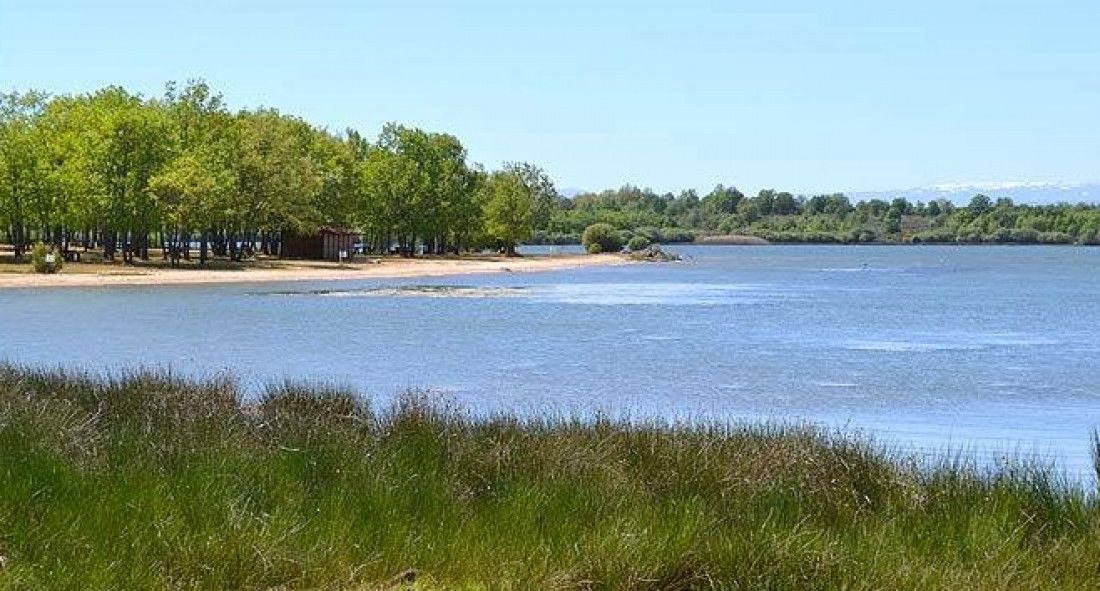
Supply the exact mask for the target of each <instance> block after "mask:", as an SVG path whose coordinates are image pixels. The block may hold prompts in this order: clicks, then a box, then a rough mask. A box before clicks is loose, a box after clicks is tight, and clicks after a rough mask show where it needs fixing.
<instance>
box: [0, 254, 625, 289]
mask: <svg viewBox="0 0 1100 591" xmlns="http://www.w3.org/2000/svg"><path fill="white" fill-rule="evenodd" d="M627 262H628V261H627V260H626V259H624V258H623V257H620V256H618V255H612V254H603V255H545V256H527V257H522V258H504V257H476V258H443V259H401V258H384V259H374V261H373V262H366V263H355V264H348V265H338V264H336V263H323V262H297V263H296V262H280V263H278V264H277V266H276V267H274V268H251V269H240V270H209V269H162V268H141V267H121V266H96V267H93V266H91V265H81V266H80V267H77V268H75V269H74V270H63V271H62V272H61V273H58V274H54V275H42V274H33V273H3V274H0V289H7V288H42V287H110V286H119V285H186V284H204V283H265V282H281V281H334V280H348V279H374V278H396V277H439V276H447V275H471V274H477V273H504V272H512V273H528V272H535V271H553V270H559V269H572V268H577V267H588V266H595V265H619V264H625V263H627ZM74 271H75V272H74Z"/></svg>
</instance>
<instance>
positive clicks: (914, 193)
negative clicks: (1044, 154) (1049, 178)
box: [848, 181, 1100, 205]
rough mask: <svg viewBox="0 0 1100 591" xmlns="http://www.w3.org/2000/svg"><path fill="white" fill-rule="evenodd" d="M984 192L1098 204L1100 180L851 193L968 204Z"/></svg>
mask: <svg viewBox="0 0 1100 591" xmlns="http://www.w3.org/2000/svg"><path fill="white" fill-rule="evenodd" d="M978 193H981V194H983V195H985V196H987V197H989V198H991V199H997V198H999V197H1009V198H1011V199H1012V200H1013V201H1015V202H1016V203H1030V204H1034V205H1049V204H1051V203H1063V202H1065V203H1079V202H1082V201H1083V202H1086V203H1098V202H1100V183H1080V184H1068V183H1044V182H1027V181H1025V182H1000V183H948V184H942V185H935V186H932V187H917V188H914V189H902V190H892V191H854V192H850V193H848V197H849V198H850V199H851V200H852V201H860V200H866V199H886V200H890V199H894V198H897V197H905V198H906V199H908V200H909V201H912V202H917V201H923V202H925V203H928V202H929V201H934V200H936V199H947V200H949V201H951V202H952V203H956V204H959V205H965V204H967V203H969V202H970V199H971V197H973V196H974V195H977V194H978Z"/></svg>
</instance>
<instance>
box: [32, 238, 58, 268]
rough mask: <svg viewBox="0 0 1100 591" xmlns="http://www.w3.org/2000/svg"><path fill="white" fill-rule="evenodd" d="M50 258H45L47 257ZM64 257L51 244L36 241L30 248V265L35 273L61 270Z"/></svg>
mask: <svg viewBox="0 0 1100 591" xmlns="http://www.w3.org/2000/svg"><path fill="white" fill-rule="evenodd" d="M48 258H49V259H52V260H47V259H48ZM63 260H64V257H62V256H61V253H60V252H58V250H57V249H56V248H54V247H53V246H51V245H48V244H45V243H42V242H36V243H35V244H34V247H32V248H31V266H32V267H34V272H35V273H57V272H58V271H60V270H61V265H62V264H63Z"/></svg>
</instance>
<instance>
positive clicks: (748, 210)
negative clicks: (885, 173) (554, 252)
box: [536, 185, 1100, 244]
mask: <svg viewBox="0 0 1100 591" xmlns="http://www.w3.org/2000/svg"><path fill="white" fill-rule="evenodd" d="M595 223H605V224H609V225H611V226H613V227H614V228H616V229H618V230H621V231H628V232H631V233H632V234H643V235H646V236H648V237H649V238H650V239H651V240H653V241H654V242H679V241H692V240H694V239H695V238H696V237H698V236H704V237H709V236H721V235H727V236H756V237H760V238H764V239H767V240H770V241H776V242H808V243H823V242H833V243H845V244H853V243H864V242H912V243H922V242H976V243H980V242H1011V243H1017V244H1072V243H1077V244H1091V243H1093V242H1094V241H1095V240H1096V239H1095V238H1092V237H1095V236H1096V235H1097V233H1100V205H1087V204H1066V203H1063V204H1057V205H1044V206H1039V205H1017V204H1015V203H1013V202H1012V200H1010V199H1003V198H1002V199H998V200H997V201H996V202H994V201H993V200H991V199H989V198H988V197H986V196H984V195H978V196H976V197H975V198H974V199H973V200H972V202H971V203H970V205H969V206H967V207H956V206H955V205H953V204H951V203H950V202H947V201H943V200H940V201H933V202H929V203H921V202H918V203H911V202H909V201H908V200H906V199H904V198H896V199H893V200H891V201H886V200H882V199H871V200H868V201H860V202H858V203H855V204H853V203H851V202H850V201H849V200H848V197H846V196H845V195H843V194H841V193H834V194H827V195H812V196H795V195H792V194H791V193H786V192H781V191H775V190H771V189H765V190H762V191H760V192H759V193H758V194H757V195H755V196H751V197H749V196H746V195H744V194H742V193H741V192H740V191H738V190H736V189H733V188H730V187H726V186H723V185H718V186H717V187H715V189H714V190H713V191H711V192H710V193H709V194H707V195H706V196H704V197H702V198H700V197H699V196H698V195H697V194H696V193H695V192H694V191H682V192H680V193H679V194H673V193H664V194H658V193H655V192H653V191H651V190H649V189H640V188H638V187H634V186H631V185H627V186H624V187H622V188H620V189H617V190H610V191H603V192H601V193H587V194H581V195H577V196H576V197H575V198H573V199H572V200H563V201H560V202H557V210H556V211H555V212H554V213H553V214H552V215H551V216H550V218H549V221H548V222H546V224H545V225H543V226H538V227H536V236H539V237H541V238H542V239H543V240H549V237H550V236H555V237H558V238H556V240H561V239H564V237H568V236H574V237H576V239H579V238H580V233H581V231H582V230H583V228H586V227H588V226H589V225H592V224H595Z"/></svg>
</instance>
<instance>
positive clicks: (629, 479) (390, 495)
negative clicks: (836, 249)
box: [0, 366, 1100, 590]
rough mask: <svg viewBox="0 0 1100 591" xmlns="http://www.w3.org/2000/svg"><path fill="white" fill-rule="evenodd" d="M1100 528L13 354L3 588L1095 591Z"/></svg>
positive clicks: (743, 463)
mask: <svg viewBox="0 0 1100 591" xmlns="http://www.w3.org/2000/svg"><path fill="white" fill-rule="evenodd" d="M1098 515H1100V512H1098V510H1097V504H1096V501H1095V500H1094V498H1093V496H1092V495H1087V494H1085V493H1084V492H1082V491H1080V490H1078V489H1074V488H1072V487H1069V486H1065V485H1063V484H1061V483H1060V481H1059V480H1058V479H1057V478H1056V477H1055V476H1054V475H1052V474H1051V473H1049V472H1047V471H1044V470H1043V469H1041V468H1035V467H1027V466H1016V467H1006V468H1005V469H1003V470H1001V471H998V472H996V473H992V474H990V473H980V472H977V471H975V470H973V469H969V468H966V467H963V466H962V465H959V464H954V465H945V466H943V467H941V468H938V469H933V470H918V469H916V468H915V467H914V466H913V465H912V464H910V463H908V462H905V461H900V460H894V459H891V458H890V457H887V456H885V455H883V454H882V453H880V452H878V451H876V450H875V449H874V448H872V447H870V446H868V445H865V444H863V443H860V442H859V441H853V440H847V439H843V438H837V437H833V436H828V435H824V434H822V433H819V432H816V431H813V430H809V429H796V428H775V427H732V426H719V425H699V426H681V427H670V426H662V425H646V424H636V423H631V424H626V423H617V422H614V421H610V420H606V419H598V420H596V421H581V420H569V419H519V418H514V417H496V418H490V419H472V418H469V417H468V416H466V415H464V414H462V412H461V411H457V410H454V409H448V408H446V407H442V406H440V405H436V404H433V403H431V402H430V401H428V400H427V399H425V398H423V397H418V396H416V395H410V396H406V397H404V398H402V399H401V400H400V401H398V402H397V403H395V404H394V405H393V406H392V407H388V408H384V409H371V408H369V407H368V405H367V404H366V403H365V402H364V401H363V400H362V399H361V398H359V397H358V396H356V395H355V394H354V393H350V392H343V391H338V390H326V389H319V388H306V387H297V386H294V385H283V386H279V387H275V388H272V389H271V390H270V391H268V392H267V394H266V395H265V396H264V397H263V398H262V400H260V401H258V402H256V403H250V404H245V403H243V402H242V398H241V394H240V392H239V391H238V390H237V388H236V387H235V385H234V384H233V383H232V382H229V381H224V380H215V381H207V382H196V381H186V380H181V379H177V378H173V377H171V376H162V375H151V374H139V375H133V376H131V377H128V378H124V379H115V380H102V379H93V378H88V377H84V376H79V375H72V374H63V373H58V372H39V371H31V370H26V369H21V368H14V367H4V366H0V555H2V556H3V557H4V560H3V561H2V562H3V564H4V566H3V567H2V568H0V588H10V589H25V588H41V589H151V588H170V589H177V588H184V589H270V588H285V589H303V588H309V589H312V588H347V589H382V588H396V587H401V586H405V585H408V586H411V587H415V588H420V589H670V590H671V589H709V588H716V589H1078V588H1093V587H1096V586H1097V585H1098V583H1100V535H1098V534H1100V527H1098V524H1100V521H1098ZM410 569H411V570H410ZM402 573H405V574H402ZM412 573H415V574H416V575H417V576H416V577H415V581H414V582H411V583H407V582H406V581H407V580H409V579H411V578H412Z"/></svg>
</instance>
